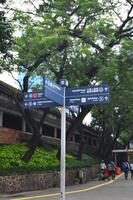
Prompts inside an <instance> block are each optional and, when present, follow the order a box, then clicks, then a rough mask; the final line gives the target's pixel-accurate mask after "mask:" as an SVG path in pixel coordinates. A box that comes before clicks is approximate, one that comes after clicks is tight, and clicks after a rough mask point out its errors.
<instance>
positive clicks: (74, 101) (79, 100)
mask: <svg viewBox="0 0 133 200" xmlns="http://www.w3.org/2000/svg"><path fill="white" fill-rule="evenodd" d="M105 103H109V94H99V95H98V94H97V95H89V96H82V97H72V98H71V97H70V98H66V105H67V106H70V105H88V104H105Z"/></svg>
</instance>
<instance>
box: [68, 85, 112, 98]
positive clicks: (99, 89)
mask: <svg viewBox="0 0 133 200" xmlns="http://www.w3.org/2000/svg"><path fill="white" fill-rule="evenodd" d="M101 93H109V85H107V84H102V85H95V86H84V87H74V88H67V90H66V97H79V96H85V95H86V96H88V95H89V94H101Z"/></svg>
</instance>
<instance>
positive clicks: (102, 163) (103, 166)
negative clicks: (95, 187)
mask: <svg viewBox="0 0 133 200" xmlns="http://www.w3.org/2000/svg"><path fill="white" fill-rule="evenodd" d="M105 169H106V164H105V162H104V160H102V162H101V164H100V170H101V173H102V175H103V174H104V170H105Z"/></svg>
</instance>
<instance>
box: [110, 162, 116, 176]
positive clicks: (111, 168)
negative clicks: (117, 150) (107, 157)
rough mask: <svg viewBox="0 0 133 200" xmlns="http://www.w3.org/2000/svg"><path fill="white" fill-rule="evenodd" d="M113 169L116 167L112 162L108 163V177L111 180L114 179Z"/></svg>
mask: <svg viewBox="0 0 133 200" xmlns="http://www.w3.org/2000/svg"><path fill="white" fill-rule="evenodd" d="M115 169H116V165H115V163H114V162H113V161H111V162H109V163H108V171H109V177H112V179H115Z"/></svg>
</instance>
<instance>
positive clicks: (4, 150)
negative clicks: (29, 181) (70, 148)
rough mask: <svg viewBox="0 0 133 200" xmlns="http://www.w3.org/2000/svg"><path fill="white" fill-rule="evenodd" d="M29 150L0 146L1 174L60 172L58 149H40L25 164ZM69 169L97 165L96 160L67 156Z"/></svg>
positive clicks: (21, 145)
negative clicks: (24, 158) (25, 154)
mask: <svg viewBox="0 0 133 200" xmlns="http://www.w3.org/2000/svg"><path fill="white" fill-rule="evenodd" d="M26 150H27V147H26V145H25V144H12V145H1V146H0V160H1V162H0V174H7V173H15V172H16V173H23V172H27V173H29V172H34V171H46V170H59V167H60V163H59V161H58V160H57V159H56V153H57V150H56V149H52V148H46V147H45V148H43V147H40V148H39V147H38V148H37V150H36V152H35V153H34V155H33V157H32V159H31V160H30V161H29V162H28V163H25V162H24V161H22V159H21V157H22V155H23V154H24V152H25V151H26ZM66 163H67V168H77V167H85V166H88V165H92V164H94V163H96V160H94V159H92V158H91V157H89V156H87V155H86V156H85V155H84V157H83V160H82V161H78V160H76V159H75V157H73V156H71V155H66Z"/></svg>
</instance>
